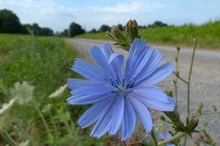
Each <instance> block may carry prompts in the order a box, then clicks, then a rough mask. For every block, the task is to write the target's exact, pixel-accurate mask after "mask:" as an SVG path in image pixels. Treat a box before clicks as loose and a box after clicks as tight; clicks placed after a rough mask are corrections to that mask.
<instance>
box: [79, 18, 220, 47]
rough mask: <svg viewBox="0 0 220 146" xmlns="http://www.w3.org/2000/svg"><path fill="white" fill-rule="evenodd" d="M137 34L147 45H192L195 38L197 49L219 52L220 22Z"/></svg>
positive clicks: (92, 36)
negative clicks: (140, 35)
mask: <svg viewBox="0 0 220 146" xmlns="http://www.w3.org/2000/svg"><path fill="white" fill-rule="evenodd" d="M139 33H140V34H142V38H143V39H146V40H147V42H148V43H153V44H163V45H164V44H165V45H174V46H177V45H178V46H189V47H191V46H192V44H193V39H192V38H193V36H196V37H197V40H198V47H199V48H205V49H215V50H220V43H219V42H220V21H216V22H209V23H206V24H203V25H200V26H195V25H183V26H178V27H177V26H169V27H154V28H144V29H140V30H139ZM77 37H78V38H88V39H106V37H105V33H103V32H101V33H87V34H83V35H80V36H77Z"/></svg>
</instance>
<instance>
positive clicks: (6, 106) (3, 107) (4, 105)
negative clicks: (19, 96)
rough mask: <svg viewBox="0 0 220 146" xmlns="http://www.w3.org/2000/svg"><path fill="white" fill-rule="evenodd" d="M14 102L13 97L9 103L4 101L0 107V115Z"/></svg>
mask: <svg viewBox="0 0 220 146" xmlns="http://www.w3.org/2000/svg"><path fill="white" fill-rule="evenodd" d="M14 102H15V99H12V100H10V101H9V103H4V104H3V105H2V108H1V109H0V115H1V114H3V113H4V112H5V111H7V110H8V109H9V108H10V107H11V106H12V105H13V104H14Z"/></svg>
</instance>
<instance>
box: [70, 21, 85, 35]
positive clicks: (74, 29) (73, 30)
mask: <svg viewBox="0 0 220 146" xmlns="http://www.w3.org/2000/svg"><path fill="white" fill-rule="evenodd" d="M83 33H85V30H84V29H82V27H81V26H80V25H79V24H77V23H75V22H72V23H71V24H70V26H69V35H70V36H71V37H73V36H76V35H79V34H83Z"/></svg>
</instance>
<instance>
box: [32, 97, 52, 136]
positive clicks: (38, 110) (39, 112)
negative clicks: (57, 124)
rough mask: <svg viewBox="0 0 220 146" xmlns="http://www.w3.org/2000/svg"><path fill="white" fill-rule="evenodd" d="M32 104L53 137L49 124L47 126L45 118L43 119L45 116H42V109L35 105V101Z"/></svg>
mask: <svg viewBox="0 0 220 146" xmlns="http://www.w3.org/2000/svg"><path fill="white" fill-rule="evenodd" d="M31 102H32V104H33V105H34V107H35V108H36V110H37V112H38V114H39V115H40V117H41V119H42V121H43V123H44V126H45V127H46V129H47V132H48V133H49V134H50V135H52V134H51V131H50V129H49V126H48V124H47V122H46V120H45V118H44V117H43V115H42V113H41V111H40V109H39V108H38V106H37V105H36V104H35V102H34V101H31Z"/></svg>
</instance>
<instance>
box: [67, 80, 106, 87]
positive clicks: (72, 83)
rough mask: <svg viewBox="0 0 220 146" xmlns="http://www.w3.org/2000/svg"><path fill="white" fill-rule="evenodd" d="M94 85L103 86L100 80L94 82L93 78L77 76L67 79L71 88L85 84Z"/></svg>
mask: <svg viewBox="0 0 220 146" xmlns="http://www.w3.org/2000/svg"><path fill="white" fill-rule="evenodd" d="M94 85H95V86H97V85H100V86H102V84H100V83H99V82H93V81H91V80H83V79H76V78H68V80H67V87H69V88H70V89H76V88H80V87H84V86H94Z"/></svg>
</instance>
